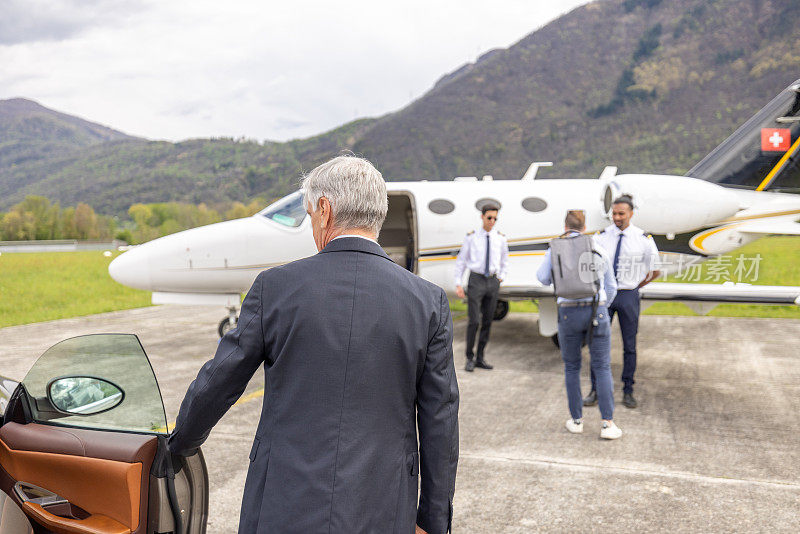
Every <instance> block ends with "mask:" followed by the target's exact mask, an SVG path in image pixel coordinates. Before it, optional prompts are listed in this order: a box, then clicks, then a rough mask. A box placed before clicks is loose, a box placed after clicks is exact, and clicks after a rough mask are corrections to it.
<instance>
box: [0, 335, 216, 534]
mask: <svg viewBox="0 0 800 534" xmlns="http://www.w3.org/2000/svg"><path fill="white" fill-rule="evenodd" d="M166 437H167V421H166V415H165V413H164V405H163V403H162V399H161V393H160V390H159V387H158V383H157V382H156V378H155V375H154V374H153V370H152V368H151V366H150V362H149V360H148V359H147V356H146V354H145V352H144V349H143V348H142V346H141V344H140V343H139V339H138V338H137V337H136V336H134V335H129V334H97V335H88V336H79V337H75V338H71V339H67V340H65V341H62V342H60V343H58V344H56V345H54V346H53V347H51V348H50V349H48V350H47V351H46V352H45V353H44V354H43V355H42V356H41V357H40V358H39V359H38V360H37V361H36V363H35V364H34V365H33V367H32V368H31V370H30V371H29V372H28V374H27V376H26V377H25V379H24V380H23V381H22V382H21V383H20V385H19V386H18V387H17V389H16V390H15V391H14V393H13V394H12V396H11V398H10V399H9V402H8V405H7V409H6V412H5V414H4V417H3V425H2V427H0V489H2V490H3V491H4V492H5V493H6V494H8V495H10V496H11V497H12V499H14V501H15V502H16V503H17V504H18V505H19V506H20V507H21V508H22V510H23V512H24V513H25V515H26V516H27V517H28V518H29V519H30V521H31V522H32V523H33V524H34V526H35V530H36V532H37V533H50V532H54V533H59V534H63V533H72V534H82V533H86V534H90V533H91V534H121V533H130V534H145V533H146V534H151V533H152V534H157V533H158V534H161V533H167V532H171V533H175V534H203V533H204V532H205V529H206V519H207V515H208V473H207V471H206V466H205V461H204V460H203V456H202V453H201V452H199V451H198V453H197V454H195V455H193V456H191V457H188V458H180V457H173V456H172V455H171V454H170V453H169V451H168V449H167V446H166Z"/></svg>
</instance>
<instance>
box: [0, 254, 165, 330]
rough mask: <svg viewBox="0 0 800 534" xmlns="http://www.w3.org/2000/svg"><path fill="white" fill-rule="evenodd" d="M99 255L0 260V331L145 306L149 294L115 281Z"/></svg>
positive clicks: (26, 256) (27, 256)
mask: <svg viewBox="0 0 800 534" xmlns="http://www.w3.org/2000/svg"><path fill="white" fill-rule="evenodd" d="M117 255H118V253H116V252H115V253H114V254H113V255H112V257H110V258H107V257H105V256H103V252H102V251H99V250H98V251H85V252H48V253H18V254H10V253H6V254H3V255H2V256H0V327H4V326H11V325H16V324H27V323H35V322H39V321H50V320H53V319H63V318H66V317H77V316H82V315H91V314H95V313H103V312H108V311H114V310H125V309H128V308H139V307H142V306H148V305H150V293H149V292H147V291H139V290H136V289H130V288H128V287H125V286H123V285H120V284H118V283H116V282H115V281H114V280H112V279H111V277H110V276H109V275H108V264H109V263H111V260H112V259H114V257H115V256H117Z"/></svg>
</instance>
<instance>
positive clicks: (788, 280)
mask: <svg viewBox="0 0 800 534" xmlns="http://www.w3.org/2000/svg"><path fill="white" fill-rule="evenodd" d="M740 254H741V255H743V257H744V258H746V259H749V260H750V259H752V260H751V261H748V262H747V263H746V264H745V265H746V266H747V268H748V269H749V268H750V267H751V266H753V265H754V264H755V263H757V264H758V277H757V278H756V279H755V280H754V279H752V278H753V277H752V275H753V274H755V273H750V274H751V276H749V277H744V278H742V279H741V280H739V277H738V274H737V273H736V267H737V265H738V262H737V258H738V257H739V255H740ZM728 256H729V257H730V265H727V266H726V265H724V262H722V261H720V262H717V265H719V267H718V266H717V265H714V264H713V262H712V261H708V262H705V263H703V264H700V269H699V272H697V273H692V276H693V277H694V275H695V274H696V275H697V278H698V280H681V279H678V278H676V277H674V276H673V277H670V278H669V279H668V280H666V281H667V282H684V283H686V282H691V283H704V284H709V283H722V282H724V281H726V280H730V281H733V282H738V281H742V282H746V283H750V284H753V285H768V286H800V237H793V236H791V237H787V236H773V237H766V238H763V239H760V240H758V241H756V242H754V243H750V244H749V245H746V246H744V247H742V248H740V249H738V250H736V251H734V252H733V253H731V254H729V255H728ZM758 256H760V258H761V259H760V260H758V261H757V260H755V258H757V257H758ZM661 281H662V280H659V282H661ZM450 308H451V309H452V310H453V311H466V309H467V307H466V304H464V303H462V302H460V301H454V302H451V305H450ZM511 311H518V312H535V311H538V308H537V306H536V304H535V303H534V302H529V301H525V302H512V303H511ZM643 313H644V314H645V315H697V314H696V313H695V312H694V311H692V310H691V309H690V308H689V307H688V306H686V304H683V303H681V302H659V303H656V304H653V305H652V306H650V307H648V308H647V309H646V310H645V311H644V312H643ZM708 315H711V316H717V317H779V318H792V319H800V307H798V306H753V305H746V304H721V305H719V306H717V307H716V308H714V309H713V310H711V312H710V313H708Z"/></svg>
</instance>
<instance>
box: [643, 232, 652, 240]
mask: <svg viewBox="0 0 800 534" xmlns="http://www.w3.org/2000/svg"><path fill="white" fill-rule="evenodd" d="M642 233H643V234H644V232H642ZM644 235H645V236H646V237H647V239H653V234H644Z"/></svg>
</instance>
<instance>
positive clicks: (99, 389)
mask: <svg viewBox="0 0 800 534" xmlns="http://www.w3.org/2000/svg"><path fill="white" fill-rule="evenodd" d="M124 398H125V392H124V391H122V388H120V387H119V386H117V385H116V384H113V383H111V382H109V381H108V380H104V379H102V378H96V377H93V376H62V377H58V378H54V379H53V380H51V381H50V382H49V383H48V384H47V400H49V401H50V403H51V404H52V405H53V407H55V409H56V410H58V411H59V412H62V413H66V414H70V415H94V414H98V413H102V412H107V411H108V410H110V409H112V408H114V407H116V406H118V405H119V404H120V403H121V402H122V401H123V399H124Z"/></svg>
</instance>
